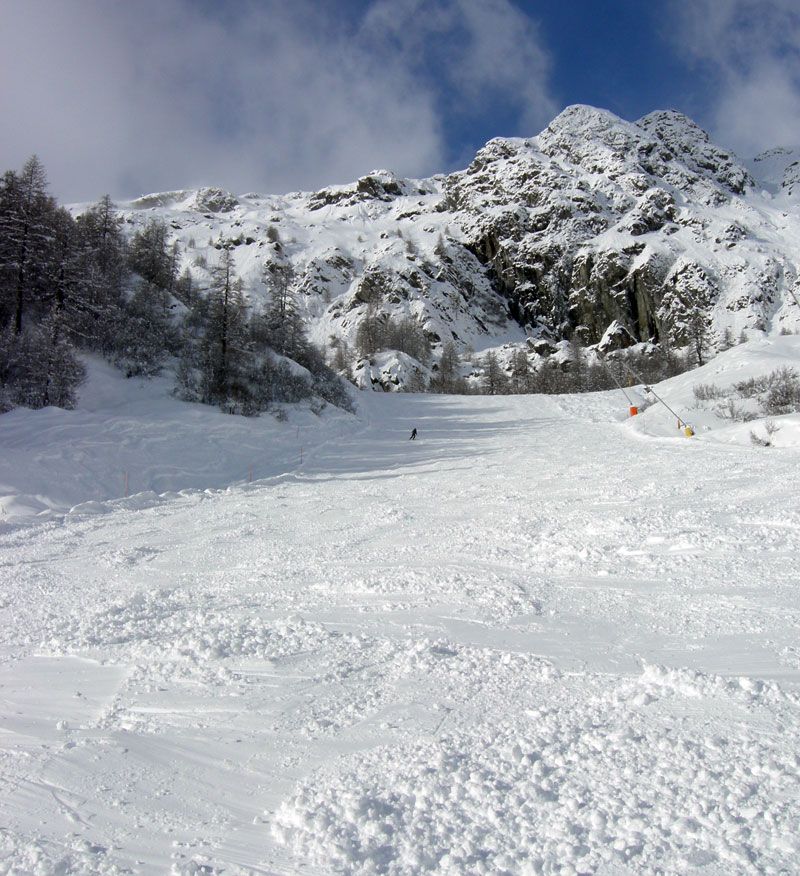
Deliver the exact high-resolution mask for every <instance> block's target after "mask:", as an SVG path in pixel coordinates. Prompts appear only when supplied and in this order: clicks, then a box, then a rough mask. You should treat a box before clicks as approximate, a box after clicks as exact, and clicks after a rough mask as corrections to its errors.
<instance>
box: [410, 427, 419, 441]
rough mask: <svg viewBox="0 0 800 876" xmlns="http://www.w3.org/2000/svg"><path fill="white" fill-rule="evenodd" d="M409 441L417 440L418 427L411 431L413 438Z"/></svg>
mask: <svg viewBox="0 0 800 876" xmlns="http://www.w3.org/2000/svg"><path fill="white" fill-rule="evenodd" d="M408 440H409V441H416V440H417V429H416V426H415V427H414V428H413V429H412V430H411V437H410V438H409V439H408Z"/></svg>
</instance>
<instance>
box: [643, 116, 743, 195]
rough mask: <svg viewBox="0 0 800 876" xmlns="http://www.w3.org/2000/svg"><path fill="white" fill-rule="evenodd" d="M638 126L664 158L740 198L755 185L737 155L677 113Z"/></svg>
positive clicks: (687, 118)
mask: <svg viewBox="0 0 800 876" xmlns="http://www.w3.org/2000/svg"><path fill="white" fill-rule="evenodd" d="M636 126H637V127H639V128H641V129H642V130H643V131H646V132H647V133H648V134H650V135H651V136H652V137H654V138H655V139H656V140H658V142H659V144H660V145H661V147H662V153H661V156H660V157H661V158H663V159H666V160H667V161H670V160H677V161H679V162H680V163H681V164H683V165H684V166H685V167H687V168H688V169H689V170H690V171H692V172H694V173H696V174H698V175H699V176H702V177H705V178H707V179H710V180H712V181H714V182H716V183H717V184H719V185H720V186H722V187H723V188H725V189H727V190H728V191H730V192H733V193H734V194H737V195H740V194H742V193H743V192H744V191H745V189H746V188H748V187H749V186H753V185H754V181H753V178H752V176H751V175H750V173H749V172H748V170H747V169H746V168H745V167H744V165H743V164H742V163H741V162H740V161H739V159H738V158H737V157H736V155H734V154H733V153H732V152H729V151H727V150H725V149H721V148H720V147H719V146H717V145H716V144H714V143H713V142H712V141H711V137H710V136H709V135H708V133H707V132H706V131H704V130H703V129H702V128H701V127H700V126H699V125H698V124H697V123H696V122H694V121H693V120H692V119H690V118H689V117H688V116H687V115H684V114H683V113H681V112H678V111H677V110H657V111H656V112H652V113H648V114H647V115H646V116H643V117H642V118H641V119H639V121H638V122H636Z"/></svg>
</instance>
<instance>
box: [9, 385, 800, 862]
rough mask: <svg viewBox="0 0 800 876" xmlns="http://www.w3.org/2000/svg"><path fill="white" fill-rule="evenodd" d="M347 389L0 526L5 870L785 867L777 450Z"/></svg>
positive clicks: (792, 769) (792, 809) (794, 577)
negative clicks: (305, 438) (236, 482)
mask: <svg viewBox="0 0 800 876" xmlns="http://www.w3.org/2000/svg"><path fill="white" fill-rule="evenodd" d="M368 401H369V404H370V406H371V408H370V412H369V416H368V417H367V418H365V421H364V422H365V425H364V427H363V429H362V430H361V432H360V433H358V434H355V433H351V434H348V435H343V436H342V439H341V441H340V442H329V443H327V444H325V445H322V446H320V447H318V448H316V449H314V450H313V452H310V453H309V454H307V455H306V457H305V458H304V462H303V464H302V466H299V467H298V468H297V470H296V471H295V472H294V474H293V476H292V477H288V478H282V479H276V480H273V481H270V482H264V483H262V484H258V483H256V484H253V485H248V486H242V487H241V488H234V489H231V490H228V491H216V492H208V493H201V492H186V493H184V494H175V495H173V496H172V497H170V498H169V499H168V500H157V499H154V500H153V501H152V502H149V503H147V502H141V503H139V504H138V505H135V504H133V505H132V507H129V508H125V507H118V508H116V509H115V510H113V509H112V510H111V512H110V513H106V514H103V515H101V516H96V515H90V514H88V513H87V514H72V515H66V516H64V517H63V518H61V519H59V520H51V521H49V522H46V523H44V524H42V525H41V526H38V527H37V526H26V527H23V528H20V529H15V530H10V531H8V532H6V533H5V534H3V535H2V536H1V537H0V538H1V539H2V541H1V542H0V563H1V564H2V566H1V567H0V568H2V582H3V587H2V598H1V600H0V612H2V620H3V622H4V629H6V630H7V635H6V637H5V640H4V642H3V649H2V660H3V662H2V665H1V666H0V700H2V717H1V719H0V720H1V721H2V723H0V741H1V742H2V749H1V750H0V778H2V781H3V785H4V790H3V792H2V796H1V797H0V816H2V817H0V823H2V824H3V825H4V827H3V829H2V830H0V872H9V873H11V872H41V873H56V872H60V873H116V872H125V871H127V872H130V871H133V872H145V873H150V872H152V873H161V872H172V873H176V874H190V873H215V872H220V873H221V872H226V873H237V872H238V873H264V872H266V873H297V874H301V873H325V872H342V873H364V874H367V873H386V874H428V873H441V874H446V873H447V874H465V873H470V874H472V873H492V874H524V873H608V874H612V873H613V874H621V873H633V872H637V873H638V872H652V873H681V874H682V873H692V872H697V873H704V874H713V873H722V872H737V873H739V872H740V873H776V874H777V873H788V872H797V870H796V862H797V860H798V859H799V858H800V846H799V845H798V840H797V837H798V819H799V818H800V800H799V795H798V788H800V759H799V758H800V737H799V736H798V729H797V728H798V726H800V721H799V720H798V719H799V718H800V698H799V697H798V681H799V680H800V675H799V674H798V672H799V669H798V667H799V666H800V658H798V651H797V638H798V628H800V609H798V600H797V581H798V580H800V559H798V558H799V557H800V517H799V516H798V512H797V511H796V510H795V506H794V500H793V498H792V497H793V495H794V490H793V488H792V485H791V478H790V477H789V476H788V475H787V464H796V454H795V455H791V456H790V455H789V453H788V452H787V454H783V455H781V454H777V453H776V454H771V455H770V454H759V455H755V454H753V453H752V452H751V451H749V449H748V448H742V447H725V446H719V445H707V444H702V443H699V442H697V443H693V442H688V441H686V440H677V439H676V440H664V439H660V440H657V441H648V440H643V439H642V438H641V437H638V436H633V435H631V434H630V433H629V432H628V431H627V430H626V428H625V427H624V425H622V424H620V423H617V422H614V421H613V414H612V411H611V407H610V403H609V402H608V400H607V398H605V397H603V396H598V397H592V398H591V401H590V402H587V403H586V404H587V405H588V407H586V408H576V406H575V403H574V402H572V401H568V400H556V399H541V398H534V397H527V398H501V399H488V398H482V399H469V400H465V399H458V398H453V399H447V398H437V397H432V396H427V397H415V396H393V397H391V398H384V397H376V398H371V399H369V400H368ZM411 425H416V426H417V428H418V429H419V438H418V440H417V441H416V442H413V443H410V442H408V441H407V436H408V430H409V428H410V427H411Z"/></svg>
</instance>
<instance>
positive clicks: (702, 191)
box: [445, 106, 753, 344]
mask: <svg viewBox="0 0 800 876" xmlns="http://www.w3.org/2000/svg"><path fill="white" fill-rule="evenodd" d="M752 185H753V180H752V178H751V176H750V174H749V173H748V171H747V170H746V169H745V168H744V167H743V166H742V165H741V164H740V163H739V161H738V160H737V159H736V157H735V156H734V155H732V154H731V153H730V152H726V151H725V150H723V149H720V148H719V147H717V146H715V145H714V144H713V143H712V142H711V140H710V138H709V136H708V134H707V133H706V132H705V131H703V130H702V129H701V128H699V127H698V126H697V125H696V124H695V123H694V122H692V121H691V120H690V119H688V118H686V116H683V115H682V114H680V113H677V112H673V111H664V112H656V113H651V114H650V115H648V116H645V117H644V118H643V119H641V120H640V121H639V122H637V123H635V124H631V123H628V122H624V121H623V120H621V119H619V118H617V117H616V116H614V115H613V114H611V113H608V112H605V111H602V110H597V109H594V108H592V107H584V106H575V107H569V108H567V109H566V110H565V111H564V112H563V113H561V115H559V116H558V117H557V118H556V119H555V120H554V121H553V122H552V123H551V124H550V125H549V126H548V127H547V128H546V129H545V130H544V131H543V132H542V133H541V134H540V135H539V136H538V137H535V138H532V139H529V140H493V141H491V142H490V143H488V144H487V145H486V146H485V147H484V148H483V149H482V150H481V151H480V152H479V153H478V155H477V156H476V158H475V160H474V161H473V162H472V164H470V166H469V167H468V168H467V169H466V170H465V171H464V172H463V173H459V174H454V175H453V176H451V177H449V178H448V179H447V181H446V183H445V204H446V206H447V208H449V209H451V210H452V211H453V212H454V214H455V216H456V217H457V218H458V221H459V224H460V225H461V227H462V229H463V230H464V233H465V236H466V245H467V246H468V247H469V248H470V249H471V250H472V251H473V252H474V253H475V254H476V255H477V256H478V257H479V258H480V259H481V261H482V262H483V263H484V264H486V265H487V266H489V267H491V269H492V272H493V276H494V278H495V283H496V286H497V288H498V290H499V291H500V293H501V294H502V295H503V296H505V297H506V298H507V300H508V302H509V307H510V310H511V312H512V314H513V315H514V317H515V318H516V319H518V320H519V321H520V322H522V323H523V324H526V325H528V326H529V327H531V328H534V329H538V330H539V331H541V332H543V333H545V334H547V335H550V336H552V337H553V338H555V339H558V338H561V337H565V336H566V337H569V336H570V335H571V334H572V333H573V332H574V331H575V330H576V329H578V328H580V330H581V333H582V336H583V338H584V340H585V341H586V342H587V343H592V344H593V343H598V342H599V341H600V339H601V338H602V336H603V334H604V332H605V331H606V329H607V328H608V326H609V325H610V324H611V323H612V322H614V321H617V322H619V323H621V324H622V325H623V326H624V327H625V328H626V329H627V331H628V332H630V334H631V336H632V337H634V338H635V339H637V340H640V341H644V340H653V341H658V340H659V339H660V338H661V337H662V336H663V335H664V333H665V332H666V331H667V330H668V323H669V322H670V314H669V312H667V311H665V309H664V307H663V299H664V292H665V283H666V282H667V277H668V274H669V272H670V266H671V265H672V264H673V263H674V262H675V261H676V259H678V258H680V257H681V256H682V255H683V254H684V253H686V252H687V251H689V252H690V253H691V255H690V256H688V258H689V262H690V263H691V264H694V263H695V262H696V265H695V267H696V270H693V271H688V270H683V271H681V272H679V273H678V274H677V276H673V277H671V279H670V282H671V285H670V287H669V288H670V290H671V291H673V292H674V291H675V288H676V286H677V287H678V288H680V287H681V284H682V283H684V279H683V278H684V277H688V276H690V275H691V276H695V275H696V274H697V273H698V272H699V273H703V274H704V275H709V276H710V277H713V276H714V275H715V274H716V273H717V272H718V271H717V269H716V268H715V266H714V265H713V264H712V263H713V261H714V258H713V255H712V252H711V250H712V248H713V246H715V245H718V244H720V243H722V244H723V245H725V246H728V245H730V246H734V245H735V244H736V242H737V240H736V239H735V238H736V237H737V235H736V233H735V230H731V227H730V223H727V231H725V230H722V231H717V234H716V237H717V238H719V237H720V235H722V237H723V238H724V241H723V240H722V239H719V240H714V239H710V235H709V230H710V229H713V230H717V229H716V228H715V226H716V225H717V224H718V221H717V220H715V218H714V211H716V210H719V208H721V207H728V208H730V209H733V210H735V209H736V201H737V199H738V198H739V197H740V196H742V195H744V194H745V193H746V192H747V190H748V188H750V187H752ZM745 233H746V232H745ZM741 236H742V235H739V236H738V237H739V239H741ZM704 250H705V251H706V254H707V255H708V257H709V258H708V260H707V261H708V263H707V264H706V263H704V262H705V260H704V252H703V251H704ZM687 282H688V281H687ZM718 285H719V284H716V283H715V282H713V281H712V280H709V283H708V287H709V295H710V298H711V300H710V303H709V306H710V307H712V306H713V305H714V304H715V303H716V301H717V299H718V297H719V291H720V290H719V288H718ZM688 291H689V287H688V286H687V292H688ZM709 295H707V296H706V298H709Z"/></svg>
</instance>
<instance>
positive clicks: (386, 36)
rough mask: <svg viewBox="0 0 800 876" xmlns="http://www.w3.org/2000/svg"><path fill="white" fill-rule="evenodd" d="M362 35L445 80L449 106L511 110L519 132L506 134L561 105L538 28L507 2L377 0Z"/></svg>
mask: <svg viewBox="0 0 800 876" xmlns="http://www.w3.org/2000/svg"><path fill="white" fill-rule="evenodd" d="M362 33H363V34H364V35H366V36H367V37H368V38H369V39H370V40H374V41H375V42H376V43H378V44H381V45H383V46H384V47H395V48H397V49H399V51H400V53H401V55H402V56H404V57H405V58H406V59H407V64H408V65H409V66H411V65H413V66H414V67H416V68H417V69H418V70H426V69H427V76H428V78H429V79H436V78H437V77H438V78H440V79H441V80H443V81H444V82H445V83H446V92H447V96H448V99H449V100H450V102H451V104H452V105H451V107H450V108H451V110H452V111H454V112H456V113H459V114H461V115H463V116H470V115H473V116H474V115H475V114H477V113H479V112H482V111H485V110H486V109H487V108H490V107H492V106H496V105H497V104H498V103H500V104H502V105H504V106H505V107H506V108H508V109H510V110H512V111H513V113H514V115H515V116H516V117H517V119H518V123H517V124H518V130H517V131H515V132H507V133H523V134H535V133H538V131H539V130H540V129H541V128H542V127H543V126H544V125H545V124H547V123H548V122H549V121H551V119H552V118H553V116H554V115H555V113H556V112H557V111H558V109H559V107H558V105H557V104H556V102H555V100H554V99H553V97H552V94H551V91H550V84H549V73H550V57H549V54H548V52H547V50H546V48H545V46H544V45H543V43H542V40H541V37H540V34H539V31H538V28H537V27H536V24H535V22H534V21H533V20H532V19H531V18H530V17H529V16H527V15H524V14H523V13H522V12H521V11H520V10H519V9H518V8H517V7H516V6H514V5H513V4H512V3H510V2H508V0H437V2H435V3H431V2H426V0H377V2H375V3H373V4H372V6H371V8H370V10H369V12H368V14H367V16H366V18H365V21H364V26H363V30H362ZM497 133H498V134H499V133H501V132H497Z"/></svg>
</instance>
